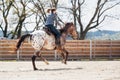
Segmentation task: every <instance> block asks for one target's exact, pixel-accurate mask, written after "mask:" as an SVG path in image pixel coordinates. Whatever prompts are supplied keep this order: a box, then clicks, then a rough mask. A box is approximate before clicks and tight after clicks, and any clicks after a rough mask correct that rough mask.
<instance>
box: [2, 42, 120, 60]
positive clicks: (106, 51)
mask: <svg viewBox="0 0 120 80" xmlns="http://www.w3.org/2000/svg"><path fill="white" fill-rule="evenodd" d="M16 43H17V40H0V60H6V59H17V60H29V59H31V56H32V55H33V53H34V49H33V48H32V46H31V45H30V44H29V43H27V41H25V42H24V43H23V44H22V46H21V48H20V49H19V51H17V52H15V45H16ZM65 48H66V49H67V50H68V52H69V58H68V59H69V60H80V59H82V58H89V59H95V58H108V59H113V58H120V41H119V40H116V41H111V40H102V41H101V40H67V42H66V45H65ZM41 52H42V54H43V56H44V57H46V58H47V59H49V60H56V59H59V58H60V57H59V54H56V53H55V51H54V50H52V51H47V50H42V51H41Z"/></svg>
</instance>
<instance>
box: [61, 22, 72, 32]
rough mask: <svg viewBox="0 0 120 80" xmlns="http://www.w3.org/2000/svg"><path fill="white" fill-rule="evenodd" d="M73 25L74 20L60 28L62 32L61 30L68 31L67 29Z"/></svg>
mask: <svg viewBox="0 0 120 80" xmlns="http://www.w3.org/2000/svg"><path fill="white" fill-rule="evenodd" d="M71 25H73V23H72V22H68V23H66V24H65V26H64V27H63V28H62V29H60V32H61V33H63V32H66V31H67V29H68V28H69V27H70V26H71Z"/></svg>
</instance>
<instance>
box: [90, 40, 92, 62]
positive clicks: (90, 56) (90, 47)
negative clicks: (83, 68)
mask: <svg viewBox="0 0 120 80" xmlns="http://www.w3.org/2000/svg"><path fill="white" fill-rule="evenodd" d="M90 60H92V40H90Z"/></svg>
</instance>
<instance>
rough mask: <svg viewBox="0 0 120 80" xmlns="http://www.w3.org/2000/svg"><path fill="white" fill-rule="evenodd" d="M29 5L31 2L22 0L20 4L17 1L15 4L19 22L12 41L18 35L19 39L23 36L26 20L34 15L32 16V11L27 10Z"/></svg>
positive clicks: (15, 12) (15, 13)
mask: <svg viewBox="0 0 120 80" xmlns="http://www.w3.org/2000/svg"><path fill="white" fill-rule="evenodd" d="M28 3H29V0H20V1H18V2H17V1H16V2H14V4H13V7H14V15H17V17H18V21H17V23H16V24H17V25H16V27H15V30H14V31H13V34H12V37H11V38H12V39H13V38H15V35H17V38H19V37H20V36H21V32H22V27H23V23H24V21H25V19H26V18H27V17H30V16H31V15H32V13H31V14H30V11H29V10H28V9H27V4H28Z"/></svg>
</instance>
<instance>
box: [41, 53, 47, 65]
mask: <svg viewBox="0 0 120 80" xmlns="http://www.w3.org/2000/svg"><path fill="white" fill-rule="evenodd" d="M40 57H41V59H42V60H43V61H44V62H45V63H46V64H47V65H49V63H48V61H47V60H46V59H45V58H44V57H43V56H42V55H41V54H40Z"/></svg>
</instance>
